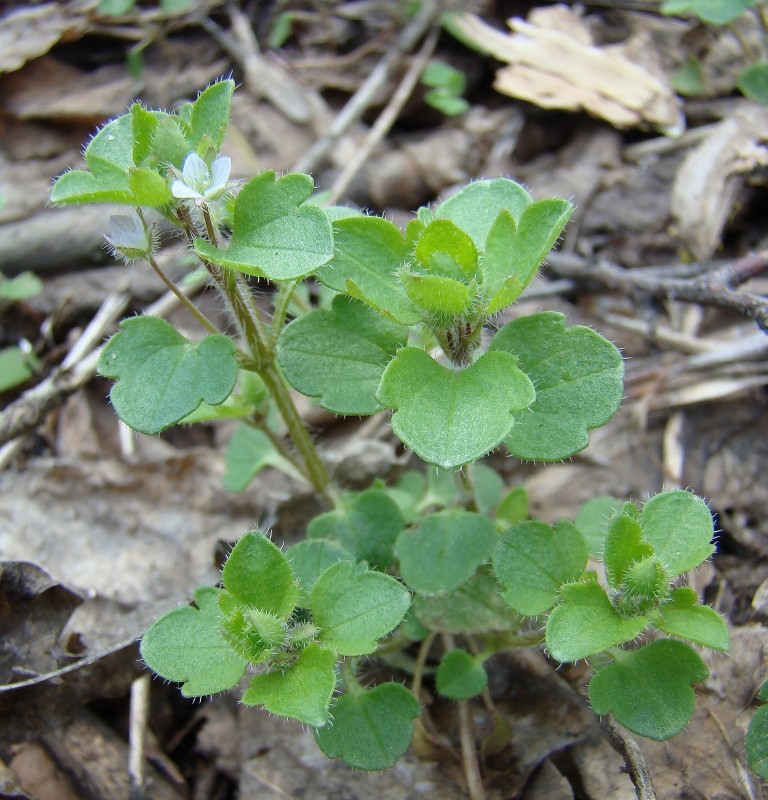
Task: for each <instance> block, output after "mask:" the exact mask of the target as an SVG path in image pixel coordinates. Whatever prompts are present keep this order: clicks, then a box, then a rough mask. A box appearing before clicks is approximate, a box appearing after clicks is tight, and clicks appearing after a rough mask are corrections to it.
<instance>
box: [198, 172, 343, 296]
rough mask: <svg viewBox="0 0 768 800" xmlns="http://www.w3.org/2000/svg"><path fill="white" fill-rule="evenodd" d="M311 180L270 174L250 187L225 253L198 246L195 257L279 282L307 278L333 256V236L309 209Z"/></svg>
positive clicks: (324, 221)
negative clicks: (307, 202)
mask: <svg viewBox="0 0 768 800" xmlns="http://www.w3.org/2000/svg"><path fill="white" fill-rule="evenodd" d="M312 189H313V183H312V178H310V177H309V175H301V174H298V173H293V174H290V175H285V176H283V177H282V178H280V179H279V180H275V173H274V172H272V171H271V170H269V171H267V172H263V173H262V174H261V175H258V176H257V177H255V178H253V179H252V180H250V181H248V183H246V184H245V186H243V188H242V190H241V191H240V194H238V196H237V199H236V200H235V210H234V224H233V228H232V239H231V240H230V243H229V247H228V248H227V249H221V248H218V247H214V246H213V245H212V244H211V243H210V242H207V241H205V240H203V239H196V240H195V251H196V252H197V254H198V255H199V256H200V257H201V258H204V259H206V260H208V261H212V262H213V263H214V264H219V265H221V266H223V267H230V268H231V269H236V270H239V271H240V272H245V273H246V274H248V275H256V276H258V277H266V278H269V279H270V280H275V281H287V280H293V279H295V278H303V277H306V276H307V275H310V274H311V273H312V272H314V271H315V270H316V269H317V268H318V267H319V266H321V265H322V264H325V263H326V262H328V261H329V260H330V259H331V257H332V256H333V231H332V229H331V223H330V221H329V220H328V217H327V216H326V214H325V212H324V211H322V210H321V209H320V208H318V207H317V206H313V205H309V204H306V203H305V200H307V198H308V197H309V195H310V194H311V193H312Z"/></svg>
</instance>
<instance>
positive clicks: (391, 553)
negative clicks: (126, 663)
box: [52, 81, 728, 770]
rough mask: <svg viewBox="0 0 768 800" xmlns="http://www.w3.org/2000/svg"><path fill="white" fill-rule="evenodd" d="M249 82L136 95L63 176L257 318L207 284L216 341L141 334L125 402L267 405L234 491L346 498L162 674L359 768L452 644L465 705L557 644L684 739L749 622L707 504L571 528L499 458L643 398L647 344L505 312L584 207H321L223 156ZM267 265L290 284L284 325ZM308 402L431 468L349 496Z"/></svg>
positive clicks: (226, 579) (187, 633)
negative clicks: (261, 714) (266, 287)
mask: <svg viewBox="0 0 768 800" xmlns="http://www.w3.org/2000/svg"><path fill="white" fill-rule="evenodd" d="M232 92H233V84H232V82H231V81H222V82H220V83H216V84H214V85H213V86H210V87H209V88H208V89H206V90H205V91H204V92H203V93H202V94H201V95H200V96H199V97H198V99H197V100H196V101H195V102H194V103H188V104H186V105H184V106H182V107H181V109H180V110H179V111H178V112H177V113H175V114H167V113H164V112H159V111H149V110H147V109H145V108H143V107H142V106H141V105H138V104H137V105H134V106H132V107H131V109H130V111H129V112H128V113H127V114H125V115H124V116H122V117H119V118H118V119H116V120H113V121H112V122H109V123H108V124H107V125H105V126H104V128H102V129H101V130H100V131H99V133H98V134H97V135H96V136H95V137H94V138H93V139H92V140H91V141H90V143H89V144H88V146H87V147H86V149H85V153H84V155H85V162H86V165H87V169H85V170H73V171H70V172H67V173H65V174H64V175H62V176H61V177H60V178H58V180H57V181H56V183H55V184H54V187H53V191H52V200H53V201H54V202H56V203H113V204H118V205H122V206H128V207H129V209H130V211H129V212H128V213H127V214H120V215H118V216H116V217H114V218H113V220H112V223H111V225H110V233H109V236H108V241H109V243H110V245H111V246H112V248H114V250H115V252H116V253H117V254H119V255H121V256H122V257H124V258H125V259H127V260H131V261H132V260H136V259H140V258H143V259H146V260H147V261H148V262H149V263H150V265H151V266H152V267H153V268H154V269H155V270H157V271H158V272H160V267H159V265H158V264H157V261H156V259H155V250H156V247H157V236H156V235H155V234H154V232H153V227H154V226H153V222H152V220H153V219H155V218H160V217H162V218H164V219H165V220H166V221H167V222H168V223H170V224H171V225H172V226H174V227H175V228H176V230H177V231H178V234H179V235H180V236H181V237H182V238H183V239H184V240H185V241H186V242H187V243H188V245H189V248H190V250H191V251H192V252H193V253H194V254H195V255H196V257H197V260H198V262H199V266H202V268H204V270H205V271H206V272H207V274H208V276H209V280H210V283H211V285H212V286H213V287H215V288H216V289H217V290H218V291H219V292H220V294H221V295H222V297H223V298H224V299H225V300H226V304H227V307H228V309H229V311H230V313H231V317H232V320H233V322H234V324H235V326H236V330H237V335H236V336H234V337H230V336H228V335H225V334H224V333H222V332H221V331H219V330H218V329H217V328H216V327H215V326H214V325H213V324H212V323H211V322H210V321H209V320H208V319H207V318H206V317H204V316H203V315H202V313H201V312H200V311H199V309H197V308H196V307H195V306H193V305H192V304H191V303H190V302H189V301H188V300H187V299H186V298H185V297H184V296H183V295H182V294H180V295H179V297H180V299H181V300H182V302H184V303H185V304H187V306H188V308H189V309H190V311H191V312H192V313H194V314H195V316H196V317H197V319H198V320H199V321H200V323H201V325H202V326H203V327H204V328H205V331H206V334H205V335H204V336H203V337H202V338H198V339H196V340H195V341H192V340H190V339H188V338H187V337H186V336H183V335H182V334H181V333H179V332H178V331H177V330H175V328H174V327H173V326H172V325H170V324H169V323H168V322H165V321H163V320H160V319H154V318H145V317H134V318H131V319H128V320H126V321H125V322H123V323H122V324H121V326H120V329H119V331H118V332H117V333H116V334H115V335H114V336H113V337H112V338H111V339H110V340H109V342H108V343H107V345H106V347H105V348H104V350H103V353H102V355H101V359H100V361H99V370H100V372H101V373H102V374H103V375H105V376H107V377H110V378H113V379H114V380H115V383H114V386H113V388H112V391H111V400H112V404H113V406H114V408H115V410H116V411H117V413H118V415H119V416H120V418H121V419H122V420H123V421H125V422H126V423H127V424H128V425H130V426H131V427H132V428H134V429H135V430H137V431H140V432H143V433H147V434H157V433H159V432H161V431H162V430H164V429H165V428H167V427H169V426H171V425H175V424H178V423H191V422H199V421H210V420H216V419H232V418H239V419H242V420H243V424H242V426H241V427H240V428H239V429H238V430H237V432H236V433H235V434H234V436H233V438H232V440H231V442H230V445H229V448H228V453H227V476H226V479H225V480H226V483H227V485H228V486H229V487H230V488H232V489H233V490H241V489H244V488H245V487H246V486H247V485H248V483H249V482H250V481H251V480H252V479H253V477H254V476H255V475H256V474H257V473H258V472H259V471H260V470H261V469H263V468H264V467H266V466H272V467H276V468H278V469H282V470H284V471H285V472H288V473H290V474H291V475H293V476H294V477H297V478H298V479H300V480H304V481H306V482H307V483H309V484H310V485H311V486H312V487H313V488H314V490H315V491H316V492H317V493H318V494H320V495H321V496H322V497H323V498H324V499H325V501H326V503H327V506H328V510H327V511H326V512H324V513H323V514H321V515H320V516H318V517H316V518H315V519H313V520H312V521H311V523H310V524H309V526H308V528H307V530H306V531H304V530H300V531H296V534H297V540H298V541H297V543H295V544H293V545H292V546H291V547H289V548H288V549H287V550H285V551H281V550H280V549H279V548H278V547H277V546H276V545H275V544H273V543H272V542H271V541H270V540H269V538H268V537H267V536H265V535H264V534H263V533H261V532H259V531H251V532H249V533H247V534H246V535H245V536H243V537H242V538H241V539H240V540H239V541H238V543H237V544H236V545H235V547H234V549H233V550H232V552H231V554H230V556H229V558H228V560H227V562H226V565H225V566H224V569H223V572H222V576H221V584H220V585H219V586H215V587H214V586H207V587H202V588H200V589H198V590H197V592H196V593H195V598H194V604H193V605H190V606H187V607H184V608H176V609H174V610H173V611H170V612H169V613H168V614H166V615H165V616H163V617H162V618H161V619H159V620H158V621H157V622H156V623H155V624H154V625H153V626H152V627H151V628H150V629H149V630H148V631H147V633H146V635H145V636H144V639H143V641H142V644H141V652H142V655H143V658H144V660H145V661H146V663H147V664H148V665H149V666H150V667H151V668H152V669H153V670H154V671H155V672H156V673H158V674H159V675H161V676H162V677H164V678H166V679H168V680H172V681H177V682H179V683H180V684H181V691H182V693H183V694H184V695H185V696H187V697H198V696H203V695H210V694H214V693H216V692H222V691H226V690H229V689H232V688H233V687H235V686H236V685H237V684H239V683H240V682H241V681H242V680H243V678H244V677H245V676H247V688H245V690H244V692H243V694H242V702H243V703H245V704H246V705H256V706H263V707H264V708H266V709H267V710H269V711H270V712H272V713H274V714H277V715H280V716H285V717H290V718H293V719H296V720H299V721H300V722H302V723H304V724H306V725H309V726H311V727H312V728H313V730H314V731H315V736H316V739H317V742H318V744H319V746H320V748H321V749H322V750H323V751H324V752H325V753H326V754H328V755H329V756H331V757H333V758H336V757H339V758H342V759H344V761H346V763H347V764H349V765H350V766H353V767H356V768H359V769H367V770H377V769H382V768H385V767H387V766H390V765H391V764H393V763H394V762H395V761H396V760H397V759H398V758H399V757H400V756H401V755H402V754H403V753H404V752H405V750H406V749H407V747H408V744H409V742H410V740H411V736H412V733H413V725H414V720H415V718H417V717H418V716H419V713H420V698H419V696H418V686H419V685H420V684H421V683H422V680H423V679H424V677H425V674H426V672H425V670H426V666H427V664H428V660H429V659H428V656H429V655H430V653H432V650H433V646H434V654H433V655H434V659H436V662H435V663H436V665H437V668H436V671H435V686H436V689H437V691H438V692H439V693H440V694H441V695H443V696H444V697H446V698H449V699H453V700H457V701H459V702H464V701H466V700H467V699H469V698H472V697H475V696H477V695H479V694H482V693H484V692H485V687H486V684H487V673H486V671H485V667H484V664H485V662H486V661H487V659H488V658H490V657H491V656H492V655H493V654H494V653H496V652H499V651H502V650H506V649H509V648H515V647H522V646H538V645H544V646H546V648H547V649H548V651H549V653H550V654H551V656H552V657H553V658H554V659H556V660H558V661H563V662H571V661H577V660H581V659H594V663H595V665H596V666H597V669H596V671H595V673H594V676H593V677H592V680H591V682H590V685H589V696H590V700H591V702H592V705H593V707H594V709H595V711H596V712H597V713H599V714H611V715H613V716H614V717H615V718H616V719H617V720H619V721H620V722H622V723H623V724H624V725H626V726H627V727H628V728H629V729H631V730H633V731H635V732H637V733H639V734H642V735H644V736H649V737H651V738H654V739H665V738H668V737H670V736H672V735H674V734H675V733H676V732H678V731H679V730H680V729H681V728H683V727H684V726H685V724H686V723H687V721H688V720H689V719H690V716H691V713H692V710H693V702H694V695H693V690H692V688H691V687H692V684H695V683H696V682H698V681H701V680H703V679H704V678H705V677H706V675H707V670H706V667H705V665H704V663H703V661H702V660H701V658H700V656H699V655H698V654H697V652H696V650H695V649H694V648H693V647H692V646H691V643H693V644H694V645H701V646H706V647H711V648H714V649H716V650H724V649H726V648H727V646H728V632H727V629H726V626H725V623H724V622H723V620H722V619H721V618H720V617H719V616H718V615H717V614H716V613H715V612H714V611H713V610H712V609H710V608H708V607H707V606H704V605H702V604H701V603H700V602H699V600H698V598H697V597H696V595H695V594H694V592H693V590H691V589H690V588H688V587H687V586H686V585H685V583H684V576H685V574H686V573H687V572H689V571H690V570H692V569H694V568H695V567H696V566H697V565H698V564H700V563H701V562H702V561H704V560H705V559H707V558H708V557H709V556H710V555H711V554H712V552H713V549H714V548H713V545H712V544H711V542H712V539H713V533H714V531H713V523H712V517H711V514H710V512H709V510H708V508H707V506H706V504H705V503H704V502H703V501H702V500H701V499H699V498H697V497H696V496H694V495H693V494H691V493H688V492H683V491H673V492H666V493H662V494H660V495H657V496H656V497H653V498H651V499H650V500H648V501H647V502H646V503H645V504H644V505H643V506H642V508H638V507H637V506H635V505H633V504H631V503H622V502H620V501H618V500H613V499H606V498H602V499H597V500H596V501H593V502H592V503H590V504H588V505H587V506H586V507H585V508H584V509H583V510H582V513H581V514H580V515H579V517H578V519H576V520H575V522H572V521H567V520H563V521H560V522H557V523H556V524H554V525H548V524H545V523H544V522H541V521H537V520H533V519H530V518H529V514H528V505H527V496H526V494H525V490H524V489H523V488H521V487H517V488H514V489H512V490H511V491H505V489H504V487H503V483H502V481H501V478H500V477H499V475H498V474H497V473H496V472H494V471H493V470H492V469H491V468H489V467H488V466H487V465H485V464H482V463H478V464H475V462H476V461H478V459H481V458H482V457H483V456H485V455H486V454H487V453H489V452H490V451H492V450H494V449H496V448H499V447H503V448H506V450H507V451H508V452H509V453H510V454H512V455H514V456H516V457H518V458H521V459H527V460H537V461H557V460H561V459H564V458H567V457H569V456H571V455H573V454H574V453H577V452H578V451H580V450H582V449H583V448H585V447H586V446H587V444H588V441H589V431H590V430H591V429H593V428H596V427H598V426H601V425H603V424H605V423H606V422H607V421H608V420H609V419H610V418H611V417H612V416H613V414H614V413H615V412H616V410H617V408H618V406H619V402H620V399H621V395H622V389H623V363H622V357H621V354H620V353H619V351H618V350H617V349H616V347H614V345H613V344H611V343H610V342H609V341H607V340H606V339H604V338H603V337H601V336H600V335H599V334H597V333H596V332H594V331H593V330H591V329H589V328H585V327H581V326H572V327H569V326H568V325H567V323H566V320H565V318H564V317H563V315H562V314H559V313H555V312H544V313H537V314H533V315H530V316H522V317H518V318H517V319H515V320H513V321H512V322H508V323H507V324H505V325H503V326H502V327H501V328H499V329H498V330H496V329H495V328H494V325H493V323H494V321H495V319H496V317H497V315H498V314H499V312H501V311H503V310H504V309H505V308H506V307H507V306H509V305H510V304H512V303H514V302H515V301H516V300H517V299H518V298H519V297H520V295H521V294H522V293H523V292H524V291H525V288H526V287H527V286H528V284H529V283H530V282H531V280H532V279H533V277H534V275H535V274H536V272H537V270H538V268H539V266H540V265H541V263H542V261H543V259H544V258H545V257H546V255H547V253H548V252H549V251H550V249H551V248H552V247H553V245H554V244H555V242H556V241H557V239H558V237H559V236H560V234H561V233H562V231H563V228H564V226H565V224H566V221H567V220H568V217H569V215H570V213H571V210H572V206H571V204H570V203H569V202H568V201H566V200H560V199H547V200H537V201H534V200H533V199H532V198H531V197H530V195H529V194H528V193H527V192H526V191H525V189H523V187H522V186H520V185H519V184H517V183H515V182H513V181H511V180H507V179H496V180H484V181H478V182H476V183H472V184H470V185H469V186H467V187H465V188H464V189H462V190H461V191H459V192H458V193H457V194H455V195H454V196H453V197H451V198H450V199H448V200H446V201H445V202H443V203H441V204H439V205H437V206H435V207H433V208H421V209H420V210H419V211H418V212H417V214H416V215H415V217H414V218H413V220H412V221H411V222H410V224H409V225H408V226H407V228H406V230H405V231H404V232H403V231H401V230H400V229H399V228H397V227H396V226H395V225H393V224H392V223H391V222H388V221H387V220H385V219H381V218H379V217H373V216H365V215H363V214H360V213H358V212H355V211H352V210H349V209H345V208H327V209H324V208H321V207H319V206H318V205H316V204H315V203H314V202H313V200H312V196H311V195H312V191H313V184H312V180H311V178H309V177H308V176H307V175H299V174H290V175H284V176H282V177H280V178H278V177H277V176H276V175H275V174H274V173H273V172H269V171H268V172H264V173H262V174H260V175H257V176H256V177H254V178H253V179H251V180H249V181H247V182H246V183H244V184H243V185H242V186H241V187H239V188H238V187H236V186H235V185H233V184H232V183H231V182H230V181H229V167H230V164H229V160H228V159H227V158H226V157H225V156H222V155H221V147H222V144H223V141H224V134H225V131H226V127H227V121H228V117H229V111H230V103H231V99H232ZM161 274H162V273H161ZM163 277H165V276H163ZM166 280H167V278H166ZM254 281H268V282H269V284H270V286H271V287H272V293H271V300H272V304H273V305H272V309H271V313H270V315H269V316H266V315H264V314H263V313H262V311H261V310H260V306H258V305H257V304H256V303H255V301H254V298H253V295H252V292H251V285H252V283H253V282H254ZM308 286H312V287H314V289H315V290H318V291H315V295H318V294H319V296H320V297H321V302H320V303H319V304H315V303H313V302H308V298H309V297H310V295H309V294H308V292H307V291H306V288H307V287H308ZM318 287H319V289H318ZM294 390H295V391H297V392H299V393H301V394H303V395H305V396H307V397H310V398H313V399H314V400H316V401H317V402H318V403H319V404H320V405H321V406H323V407H324V408H326V409H328V410H330V411H333V412H335V413H337V414H340V415H353V416H366V415H371V414H375V413H379V412H383V411H388V412H391V414H392V428H393V431H394V433H395V434H396V435H397V436H398V437H399V439H400V440H401V441H402V442H403V444H404V445H405V446H406V447H407V448H409V449H410V450H412V451H413V452H414V453H416V454H417V455H418V456H419V457H420V458H421V459H422V460H423V461H424V462H426V464H428V465H430V466H429V468H428V469H427V470H426V471H418V470H417V471H411V472H406V473H405V474H403V475H401V476H400V478H399V480H398V481H397V482H396V483H395V484H394V485H386V484H384V483H382V482H377V483H375V484H374V485H373V486H371V487H370V488H368V489H366V490H365V491H361V492H348V491H342V489H341V488H340V487H338V486H336V484H335V482H334V481H333V479H332V477H331V476H330V475H329V472H328V468H327V467H326V465H325V463H324V462H323V459H322V458H321V456H320V454H319V453H318V451H317V450H316V448H315V446H314V443H313V441H312V439H311V437H310V436H309V434H308V432H307V430H306V428H305V426H304V424H303V422H302V419H301V417H300V415H299V414H298V412H297V410H296V407H295V405H294V401H293V391H294ZM590 558H591V559H592V560H590ZM436 640H437V641H436ZM437 644H441V645H442V650H441V653H438V650H437ZM406 648H413V649H416V650H417V651H418V654H417V657H416V659H415V661H407V660H403V659H401V660H400V662H399V663H401V664H405V663H410V664H412V665H413V664H415V667H413V670H412V671H413V676H412V677H413V687H414V692H411V691H409V689H408V688H406V687H405V686H404V685H402V684H401V683H400V682H385V683H381V684H379V685H376V686H374V687H369V686H364V685H363V684H362V683H361V682H360V679H359V670H360V668H361V665H362V664H363V663H364V661H365V660H366V659H370V658H373V657H375V656H378V657H381V658H392V657H393V653H395V652H396V651H398V650H402V649H406ZM649 676H653V679H652V680H649Z"/></svg>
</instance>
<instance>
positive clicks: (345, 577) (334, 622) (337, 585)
mask: <svg viewBox="0 0 768 800" xmlns="http://www.w3.org/2000/svg"><path fill="white" fill-rule="evenodd" d="M410 604H411V595H410V593H409V592H408V590H407V589H406V588H405V586H403V585H402V584H401V583H398V581H396V580H395V579H394V578H392V577H390V576H389V575H385V574H384V573H383V572H371V571H369V570H367V569H366V567H365V565H364V564H354V563H352V562H350V561H340V562H339V563H338V564H334V565H333V566H332V567H329V568H328V569H327V570H325V572H323V574H322V575H321V576H320V577H319V578H318V579H317V581H316V583H315V585H314V586H313V587H312V591H311V593H310V596H309V607H310V609H311V611H312V618H313V620H314V621H315V624H316V625H317V626H318V627H319V628H320V631H321V632H320V639H321V641H322V643H323V644H325V645H326V646H327V647H330V648H333V649H334V650H336V652H338V653H339V654H340V655H343V656H360V655H365V654H366V653H372V652H373V651H374V650H375V649H376V646H377V644H378V640H379V639H381V638H382V637H383V636H386V635H387V634H388V633H390V632H391V631H393V630H394V629H395V628H396V627H397V626H398V625H399V624H400V622H401V621H402V619H403V617H404V616H405V612H406V611H408V607H409V606H410Z"/></svg>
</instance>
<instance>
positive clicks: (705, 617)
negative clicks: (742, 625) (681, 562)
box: [657, 586, 730, 650]
mask: <svg viewBox="0 0 768 800" xmlns="http://www.w3.org/2000/svg"><path fill="white" fill-rule="evenodd" d="M659 616H660V618H661V622H660V623H659V624H658V626H657V627H658V628H659V629H660V630H662V631H664V632H665V633H668V634H670V635H671V636H679V637H680V638H681V639H690V641H692V642H696V643H697V644H701V645H704V647H711V648H712V649H713V650H727V649H728V646H729V644H730V636H729V633H728V626H727V625H726V623H725V620H724V619H723V618H722V617H721V616H720V615H719V614H718V613H717V611H715V610H714V609H713V608H710V607H709V606H705V605H702V604H701V603H699V602H698V597H696V592H694V591H693V589H691V588H689V587H688V586H681V587H680V588H679V589H675V590H674V591H673V592H672V597H671V598H670V599H669V600H667V602H666V603H663V604H662V605H661V606H659Z"/></svg>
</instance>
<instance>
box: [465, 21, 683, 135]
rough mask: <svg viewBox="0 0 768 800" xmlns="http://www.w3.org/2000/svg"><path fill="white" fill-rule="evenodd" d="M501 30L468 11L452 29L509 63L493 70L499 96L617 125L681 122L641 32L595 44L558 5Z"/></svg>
mask: <svg viewBox="0 0 768 800" xmlns="http://www.w3.org/2000/svg"><path fill="white" fill-rule="evenodd" d="M508 24H509V26H510V28H511V29H512V31H513V33H512V34H506V33H502V32H501V31H499V30H497V29H496V28H493V27H491V26H490V25H488V24H487V23H485V22H483V21H482V20H481V19H480V18H479V17H477V16H475V15H473V14H457V15H456V16H454V17H453V18H452V27H453V28H454V30H456V32H457V33H458V34H459V35H460V37H461V38H462V39H463V40H464V41H465V42H466V43H467V44H470V45H472V46H473V47H475V48H477V49H478V50H480V51H482V52H485V53H488V54H489V55H492V56H493V57H494V58H497V59H499V61H504V62H506V63H507V64H508V66H506V67H502V68H501V69H500V70H499V71H498V72H497V73H496V81H495V84H494V87H495V88H496V90H497V91H499V92H501V93H502V94H507V95H510V96H512V97H518V98H520V99H521V100H527V101H529V102H531V103H534V104H535V105H538V106H541V107H542V108H560V109H564V110H572V111H576V110H578V109H584V110H585V111H588V112H589V113H590V114H592V115H594V116H596V117H600V118H602V119H605V120H607V121H608V122H610V123H611V124H612V125H614V126H615V127H617V128H632V127H635V126H637V125H641V124H643V123H649V124H651V125H653V126H654V127H657V128H659V129H661V130H663V131H666V132H676V131H679V130H680V129H681V128H682V126H683V119H682V114H681V106H680V101H679V99H678V98H677V96H676V95H675V92H674V90H673V88H672V86H671V85H670V83H669V80H668V79H667V78H666V76H665V75H664V73H663V70H662V68H661V64H660V58H659V55H658V53H657V51H656V49H655V47H654V45H653V43H652V41H651V37H650V34H649V33H648V31H645V30H642V29H639V30H637V31H636V32H635V33H634V34H633V35H632V36H631V37H630V38H629V39H628V40H627V41H626V42H623V43H621V44H618V45H607V46H598V45H595V44H594V43H593V41H592V37H591V35H590V32H589V30H588V29H587V27H586V26H585V25H584V23H583V22H582V20H581V19H580V18H579V16H578V15H577V14H575V13H574V12H573V11H572V10H571V9H570V8H568V7H566V6H564V5H557V6H552V7H548V8H539V9H535V10H534V11H532V12H531V14H530V15H529V17H528V20H527V21H526V20H523V19H519V18H516V17H515V18H513V19H511V20H509V23H508Z"/></svg>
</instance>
